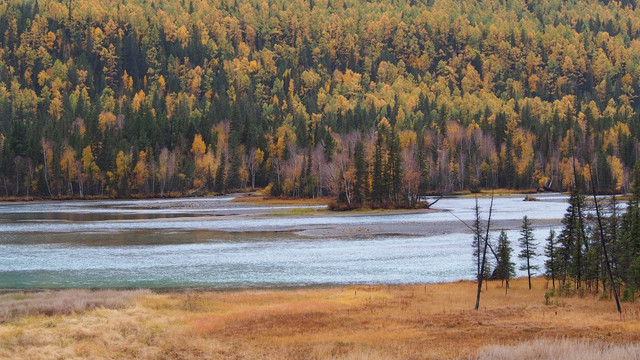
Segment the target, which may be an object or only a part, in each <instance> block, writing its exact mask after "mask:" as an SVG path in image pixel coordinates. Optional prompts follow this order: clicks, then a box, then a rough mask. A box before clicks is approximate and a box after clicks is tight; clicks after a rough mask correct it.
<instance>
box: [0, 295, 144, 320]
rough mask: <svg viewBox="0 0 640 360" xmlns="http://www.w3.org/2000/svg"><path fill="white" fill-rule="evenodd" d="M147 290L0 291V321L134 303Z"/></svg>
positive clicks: (112, 307)
mask: <svg viewBox="0 0 640 360" xmlns="http://www.w3.org/2000/svg"><path fill="white" fill-rule="evenodd" d="M149 293H150V292H149V291H148V290H130V291H126V290H96V291H91V290H86V289H71V290H59V291H43V292H32V293H27V292H17V293H9V294H4V295H0V323H6V322H10V321H16V320H18V319H20V318H23V317H26V316H38V315H45V316H54V315H69V314H73V313H79V312H82V311H86V310H93V309H96V308H101V307H102V308H106V309H122V308H125V307H127V306H131V305H133V304H134V297H136V296H142V295H144V294H149Z"/></svg>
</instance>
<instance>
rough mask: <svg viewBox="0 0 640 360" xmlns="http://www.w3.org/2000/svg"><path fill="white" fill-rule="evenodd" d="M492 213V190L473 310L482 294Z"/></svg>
mask: <svg viewBox="0 0 640 360" xmlns="http://www.w3.org/2000/svg"><path fill="white" fill-rule="evenodd" d="M492 211H493V190H491V205H490V206H489V219H488V220H487V232H486V235H485V237H484V246H483V250H482V266H481V267H480V269H481V270H482V271H480V273H479V274H478V292H477V294H476V306H475V310H478V309H479V308H480V293H481V292H482V280H483V278H484V267H485V265H486V261H487V247H488V246H489V228H490V227H491V212H492Z"/></svg>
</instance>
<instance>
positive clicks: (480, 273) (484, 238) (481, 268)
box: [450, 189, 498, 310]
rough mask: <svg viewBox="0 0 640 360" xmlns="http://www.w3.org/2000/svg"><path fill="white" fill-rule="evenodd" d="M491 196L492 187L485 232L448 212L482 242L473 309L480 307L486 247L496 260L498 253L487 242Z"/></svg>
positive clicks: (492, 195) (491, 207)
mask: <svg viewBox="0 0 640 360" xmlns="http://www.w3.org/2000/svg"><path fill="white" fill-rule="evenodd" d="M493 197H494V194H493V189H491V205H489V218H488V219H487V229H486V232H485V234H484V235H482V234H480V233H479V232H478V230H477V229H475V228H473V227H472V226H471V225H469V224H467V223H466V222H465V221H464V220H462V219H461V218H459V217H458V216H457V215H456V214H454V213H450V214H451V215H453V217H455V218H456V219H458V220H459V221H460V222H461V223H462V224H463V225H464V226H466V227H467V228H468V229H469V230H471V231H472V232H473V233H474V235H476V236H477V238H478V241H481V242H482V256H481V257H480V266H479V267H478V269H479V271H478V292H477V294H476V306H475V310H478V309H479V308H480V293H481V292H482V282H483V281H484V269H485V267H486V266H487V249H488V250H489V251H491V253H492V254H493V256H494V257H495V258H496V261H497V260H498V254H497V253H496V251H495V250H494V249H493V247H492V246H491V244H490V243H489V230H490V228H491V213H492V212H493ZM478 216H479V215H476V217H478ZM477 221H479V219H476V222H477Z"/></svg>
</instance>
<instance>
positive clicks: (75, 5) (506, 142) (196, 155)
mask: <svg viewBox="0 0 640 360" xmlns="http://www.w3.org/2000/svg"><path fill="white" fill-rule="evenodd" d="M638 93H640V13H639V11H638V9H637V2H636V1H635V0H631V1H620V2H615V1H593V0H591V1H562V0H549V1H545V0H542V1H535V2H531V1H524V0H519V1H518V0H502V1H497V0H496V1H491V0H489V1H471V0H468V1H460V0H426V1H420V0H411V1H395V0H380V1H378V0H374V1H366V0H308V1H303V0H269V1H261V0H233V1H231V0H225V1H218V0H206V1H205V0H179V1H162V0H114V1H93V0H87V1H84V0H64V1H53V0H37V1H23V0H9V1H0V133H1V134H2V136H0V149H1V153H0V177H1V180H2V183H0V193H2V194H3V195H5V196H25V195H27V196H29V195H36V196H51V197H59V196H69V195H70V196H80V197H82V196H87V195H103V196H118V197H128V196H134V195H135V196H138V195H140V196H154V195H155V196H165V195H166V194H168V193H179V194H194V193H209V192H220V193H222V192H225V191H227V190H229V189H240V188H247V187H254V186H260V187H263V186H267V190H268V191H270V192H271V194H273V195H286V196H301V197H303V196H325V195H331V196H337V197H338V198H339V199H340V200H341V201H342V202H344V203H347V204H349V205H358V204H361V203H364V202H373V203H378V204H379V203H386V202H396V203H397V202H406V203H408V204H409V205H411V204H415V202H416V201H417V200H418V197H419V195H420V194H425V193H428V192H440V193H445V192H451V191H455V190H465V189H471V190H477V189H479V188H482V187H505V188H515V189H530V188H538V187H546V188H551V189H554V190H567V189H571V188H574V187H576V186H577V187H583V188H586V186H587V184H588V182H589V181H590V179H591V174H593V180H594V182H595V184H596V186H597V187H598V189H599V191H603V192H620V191H628V189H629V183H630V181H629V173H630V169H632V167H633V164H634V163H635V162H636V160H637V158H638V150H639V148H638V139H640V121H639V119H638V106H639V105H640V102H639V100H638V98H637V94H638Z"/></svg>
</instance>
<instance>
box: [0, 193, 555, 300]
mask: <svg viewBox="0 0 640 360" xmlns="http://www.w3.org/2000/svg"><path fill="white" fill-rule="evenodd" d="M522 198H523V197H522V196H513V197H503V198H497V199H496V200H495V202H494V212H493V219H495V220H496V221H500V220H502V221H503V223H505V222H504V221H509V220H514V221H513V224H512V225H511V226H510V229H509V228H508V230H509V231H508V235H509V238H510V239H511V240H512V243H513V244H514V248H515V249H514V260H516V261H517V259H515V256H516V254H517V252H518V251H519V248H517V246H516V244H517V238H518V237H519V233H518V230H517V226H518V223H517V222H516V221H515V220H518V221H519V220H521V219H522V216H523V215H525V214H526V215H528V216H529V217H530V218H531V219H533V220H534V225H535V224H537V225H538V229H536V231H535V236H536V239H537V240H538V242H540V243H542V242H543V241H544V238H545V237H546V236H547V235H548V233H549V226H547V225H545V224H554V225H553V226H554V227H556V226H557V219H559V218H561V217H562V215H563V214H564V212H565V210H566V206H567V204H566V198H565V197H563V196H550V195H543V196H540V199H541V201H537V202H523V201H522ZM230 200H231V198H226V197H225V198H215V199H177V200H144V201H79V202H74V201H70V202H44V203H26V204H21V203H14V204H6V205H0V288H43V287H44V288H66V287H244V286H252V287H269V286H310V285H327V284H376V283H384V284H405V283H427V282H441V281H454V280H459V279H471V278H472V277H473V271H474V265H473V261H472V248H471V245H470V243H471V239H472V235H471V233H470V232H469V231H468V230H467V229H466V228H465V227H464V225H462V224H461V223H459V222H458V220H456V217H454V215H453V214H455V216H457V217H458V218H460V219H462V220H464V221H471V220H473V216H474V215H473V214H474V211H473V208H474V204H475V200H474V199H470V198H451V199H442V200H441V201H439V202H438V203H437V204H436V205H435V208H437V209H439V210H442V211H438V212H420V213H411V214H393V215H392V214H388V215H384V214H382V215H350V214H347V215H340V216H335V215H326V216H323V215H309V216H273V215H269V214H270V213H274V212H283V211H287V210H290V209H291V208H292V207H260V206H252V205H248V204H246V203H237V202H230ZM479 202H480V206H481V207H482V208H483V210H484V211H485V212H486V211H488V208H489V199H480V200H479ZM452 213H453V214H452ZM549 220H556V221H549ZM446 222H448V223H449V224H451V223H452V222H455V223H458V224H459V226H455V227H453V228H452V227H451V226H448V227H446V229H444V228H443V233H442V234H440V235H437V236H416V235H397V234H388V233H387V234H384V233H385V231H384V229H385V227H387V226H392V225H396V226H397V225H398V224H411V226H413V227H414V228H416V227H417V229H420V227H422V226H424V227H425V229H426V228H427V227H429V228H431V229H433V228H434V227H436V228H437V227H438V225H439V224H444V223H446ZM346 226H353V227H359V226H360V227H376V228H377V229H381V231H380V232H381V234H377V235H370V236H363V235H358V234H357V232H335V231H334V232H332V235H330V236H304V235H300V234H298V233H297V232H298V231H302V230H307V229H310V228H311V229H324V228H334V227H338V228H340V227H342V228H344V227H346ZM336 234H338V235H336ZM492 237H493V238H496V237H497V233H493V234H492ZM540 249H542V245H541V246H540ZM543 260H544V259H542V258H539V259H538V260H537V263H538V264H540V265H541V264H542V262H543ZM541 268H542V266H541Z"/></svg>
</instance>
